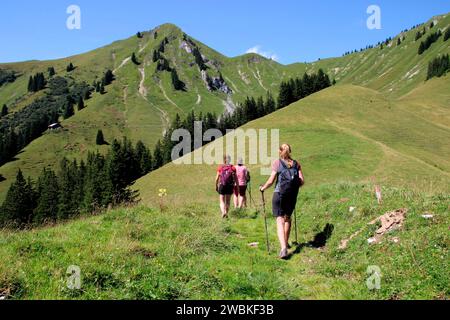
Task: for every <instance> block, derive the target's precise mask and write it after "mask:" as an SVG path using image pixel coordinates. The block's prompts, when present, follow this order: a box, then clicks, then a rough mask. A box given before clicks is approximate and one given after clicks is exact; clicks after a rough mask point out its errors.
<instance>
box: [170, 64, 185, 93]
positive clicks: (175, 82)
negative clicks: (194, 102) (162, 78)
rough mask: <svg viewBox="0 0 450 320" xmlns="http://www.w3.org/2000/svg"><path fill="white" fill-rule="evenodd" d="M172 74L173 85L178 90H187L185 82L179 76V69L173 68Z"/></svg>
mask: <svg viewBox="0 0 450 320" xmlns="http://www.w3.org/2000/svg"><path fill="white" fill-rule="evenodd" d="M171 76H172V85H173V88H174V89H175V90H178V91H184V90H185V84H184V82H183V81H181V80H180V78H179V77H178V73H177V70H176V69H175V68H173V69H172V70H171Z"/></svg>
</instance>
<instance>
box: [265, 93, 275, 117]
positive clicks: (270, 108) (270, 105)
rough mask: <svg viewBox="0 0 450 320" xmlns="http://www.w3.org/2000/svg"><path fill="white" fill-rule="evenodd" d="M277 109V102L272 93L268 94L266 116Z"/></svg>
mask: <svg viewBox="0 0 450 320" xmlns="http://www.w3.org/2000/svg"><path fill="white" fill-rule="evenodd" d="M276 108H277V106H276V103H275V100H274V98H273V96H272V93H270V92H268V93H267V98H266V107H265V110H266V114H270V113H272V112H274V111H275V110H276Z"/></svg>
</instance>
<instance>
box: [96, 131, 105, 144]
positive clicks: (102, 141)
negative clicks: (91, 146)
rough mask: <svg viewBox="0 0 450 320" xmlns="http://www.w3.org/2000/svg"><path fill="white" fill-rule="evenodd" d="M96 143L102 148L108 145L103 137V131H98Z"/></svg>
mask: <svg viewBox="0 0 450 320" xmlns="http://www.w3.org/2000/svg"><path fill="white" fill-rule="evenodd" d="M95 143H96V144H97V145H98V146H102V145H104V144H106V141H105V137H104V136H103V131H102V130H98V131H97V137H96V138H95Z"/></svg>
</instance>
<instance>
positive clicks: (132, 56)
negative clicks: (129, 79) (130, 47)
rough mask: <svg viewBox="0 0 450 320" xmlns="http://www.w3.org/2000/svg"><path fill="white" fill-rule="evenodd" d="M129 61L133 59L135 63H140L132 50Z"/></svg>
mask: <svg viewBox="0 0 450 320" xmlns="http://www.w3.org/2000/svg"><path fill="white" fill-rule="evenodd" d="M131 61H133V63H134V64H135V65H137V66H138V65H140V64H141V63H140V62H139V61H138V60H137V58H136V54H135V53H134V52H133V54H132V55H131Z"/></svg>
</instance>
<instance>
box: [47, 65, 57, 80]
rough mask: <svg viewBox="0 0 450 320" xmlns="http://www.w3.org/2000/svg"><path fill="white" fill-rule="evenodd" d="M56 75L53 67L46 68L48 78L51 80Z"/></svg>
mask: <svg viewBox="0 0 450 320" xmlns="http://www.w3.org/2000/svg"><path fill="white" fill-rule="evenodd" d="M55 74H56V71H55V68H54V67H49V68H48V76H49V77H50V78H51V77H53V76H54V75H55Z"/></svg>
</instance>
